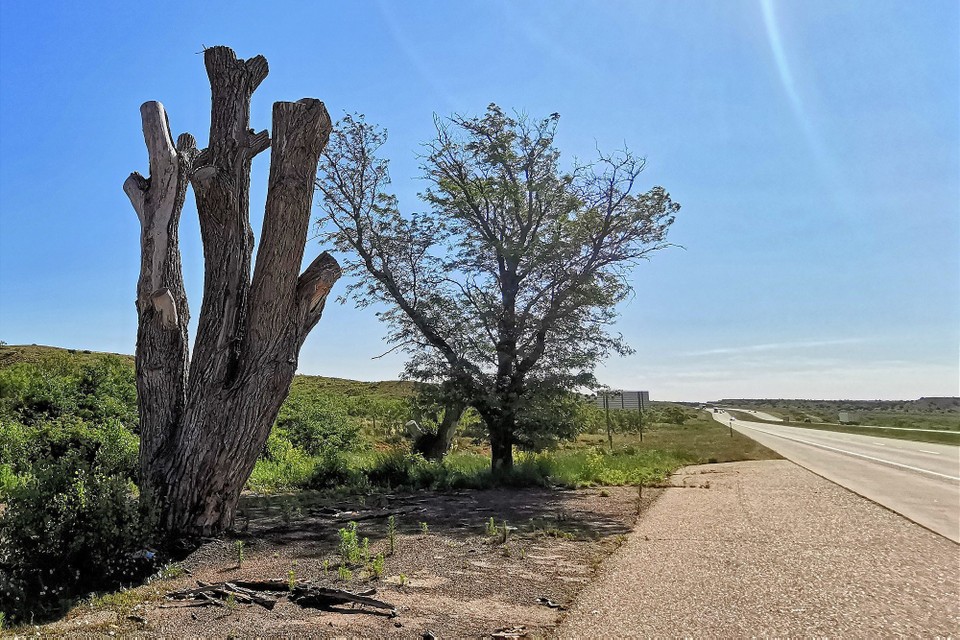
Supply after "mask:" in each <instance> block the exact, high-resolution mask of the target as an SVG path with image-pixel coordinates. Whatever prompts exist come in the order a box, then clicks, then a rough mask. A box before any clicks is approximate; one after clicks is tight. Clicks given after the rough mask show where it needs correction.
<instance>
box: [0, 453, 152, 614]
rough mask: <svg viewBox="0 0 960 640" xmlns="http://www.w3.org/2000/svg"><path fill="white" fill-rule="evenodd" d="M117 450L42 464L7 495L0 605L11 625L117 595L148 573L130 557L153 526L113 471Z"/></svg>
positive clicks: (122, 472)
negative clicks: (94, 594)
mask: <svg viewBox="0 0 960 640" xmlns="http://www.w3.org/2000/svg"><path fill="white" fill-rule="evenodd" d="M122 446H123V443H122V442H121V443H119V446H118V447H117V448H116V449H115V450H108V448H102V449H100V450H99V451H98V453H97V455H96V456H95V457H94V460H93V461H92V462H91V461H90V460H88V459H86V458H85V457H84V455H83V453H82V452H81V451H79V450H74V451H70V452H68V453H67V454H66V455H65V456H63V457H62V458H61V459H59V460H56V461H52V460H41V461H39V462H37V463H35V464H34V465H33V466H32V469H31V471H30V473H29V474H25V475H24V476H22V477H21V481H20V482H19V483H18V484H17V485H16V486H14V487H13V488H12V489H11V490H10V491H9V492H8V493H7V497H6V501H7V503H6V509H5V511H4V513H3V515H2V516H0V593H2V594H3V596H4V597H3V598H2V599H0V602H2V610H3V612H4V613H5V614H6V615H7V618H8V619H9V620H11V621H15V622H26V621H29V620H30V619H31V618H32V617H34V616H36V618H38V619H42V618H46V617H48V616H50V615H55V614H58V613H60V612H62V611H63V610H64V609H65V608H66V606H67V605H68V603H69V601H70V599H71V598H73V597H76V596H78V595H81V594H84V593H87V592H89V591H92V590H104V589H111V588H115V587H116V586H118V585H119V584H121V583H123V582H130V581H133V580H135V579H137V578H139V577H142V576H143V575H144V573H145V572H146V570H148V569H149V568H150V563H149V562H148V561H147V560H145V559H144V558H143V557H142V556H138V555H137V554H136V552H137V551H139V550H140V549H142V548H143V545H144V544H145V543H146V541H147V540H148V538H149V534H150V533H151V532H152V525H153V523H152V522H149V521H148V520H147V519H146V518H143V517H141V514H140V512H139V509H138V504H137V491H136V486H135V485H134V484H133V483H132V482H131V481H130V478H129V475H130V474H129V469H122V468H119V467H120V466H122V465H123V464H125V461H126V457H125V455H124V454H123V452H122V451H121V449H122ZM118 451H119V452H120V455H116V454H117V453H118ZM101 452H103V453H101Z"/></svg>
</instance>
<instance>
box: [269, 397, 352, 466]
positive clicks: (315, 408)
mask: <svg viewBox="0 0 960 640" xmlns="http://www.w3.org/2000/svg"><path fill="white" fill-rule="evenodd" d="M275 429H281V430H282V431H283V432H284V433H285V434H286V437H287V439H289V440H290V442H291V443H293V445H294V446H296V447H298V448H300V449H302V450H303V451H305V452H306V453H307V454H309V455H314V456H315V455H320V454H322V453H324V452H328V451H331V450H335V451H349V450H352V449H355V448H357V447H358V446H359V444H360V440H359V436H360V427H359V426H358V425H357V424H356V422H354V421H351V420H349V419H348V416H347V410H346V407H345V406H344V404H343V402H341V401H340V400H339V399H336V398H333V397H330V396H325V395H311V396H307V395H303V394H300V395H298V396H291V397H290V398H288V399H287V401H286V402H284V403H283V406H281V407H280V414H279V415H278V416H277V423H276V427H275Z"/></svg>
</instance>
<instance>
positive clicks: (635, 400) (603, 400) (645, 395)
mask: <svg viewBox="0 0 960 640" xmlns="http://www.w3.org/2000/svg"><path fill="white" fill-rule="evenodd" d="M594 400H595V401H596V403H597V406H598V407H600V408H601V409H622V410H625V411H626V410H628V409H632V410H633V411H646V410H647V409H649V408H650V392H649V391H600V392H598V393H597V395H596V397H595V398H594Z"/></svg>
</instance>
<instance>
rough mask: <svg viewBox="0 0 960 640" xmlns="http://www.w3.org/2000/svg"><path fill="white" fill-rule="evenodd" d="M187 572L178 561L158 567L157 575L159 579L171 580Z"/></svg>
mask: <svg viewBox="0 0 960 640" xmlns="http://www.w3.org/2000/svg"><path fill="white" fill-rule="evenodd" d="M186 573H187V572H186V570H185V569H184V568H183V565H181V564H180V563H178V562H173V563H170V564H168V565H166V566H164V567H163V568H162V569H160V572H159V577H160V579H161V580H173V579H174V578H179V577H180V576H182V575H185V574H186Z"/></svg>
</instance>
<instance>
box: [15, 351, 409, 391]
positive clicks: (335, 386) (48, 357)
mask: <svg viewBox="0 0 960 640" xmlns="http://www.w3.org/2000/svg"><path fill="white" fill-rule="evenodd" d="M104 356H116V357H120V358H123V359H125V360H128V361H129V362H130V366H131V367H132V366H133V356H131V355H126V354H120V353H104V352H100V351H90V350H86V349H83V350H80V349H61V348H60V347H47V346H43V345H36V344H33V345H3V346H0V369H2V368H5V367H9V366H11V365H14V364H16V363H18V362H30V363H33V364H40V365H43V364H47V365H49V364H53V363H55V362H56V361H57V360H61V359H67V360H68V361H72V362H74V363H76V364H87V363H90V362H95V361H96V360H97V359H99V358H102V357H104ZM292 390H293V391H296V392H300V393H309V392H310V391H316V392H319V393H325V394H331V395H343V396H383V397H387V398H405V397H408V396H412V395H414V394H416V384H415V383H413V382H410V381H407V380H385V381H381V382H363V381H360V380H347V379H345V378H326V377H324V376H305V375H298V376H296V377H295V378H294V379H293V387H292Z"/></svg>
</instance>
